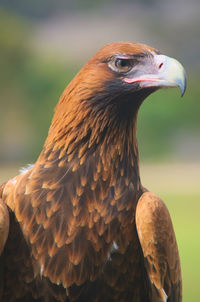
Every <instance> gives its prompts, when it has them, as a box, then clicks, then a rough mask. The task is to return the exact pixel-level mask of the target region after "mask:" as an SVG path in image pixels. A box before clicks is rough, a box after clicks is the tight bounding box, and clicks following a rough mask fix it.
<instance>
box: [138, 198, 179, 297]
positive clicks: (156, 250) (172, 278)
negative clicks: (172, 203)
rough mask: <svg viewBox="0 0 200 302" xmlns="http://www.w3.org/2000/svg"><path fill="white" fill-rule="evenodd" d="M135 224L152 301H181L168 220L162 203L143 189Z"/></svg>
mask: <svg viewBox="0 0 200 302" xmlns="http://www.w3.org/2000/svg"><path fill="white" fill-rule="evenodd" d="M136 227H137V232H138V237H139V241H140V244H141V247H142V251H143V255H144V258H145V266H146V270H147V274H148V276H149V279H150V282H151V284H152V296H154V295H155V298H154V299H153V300H152V301H163V302H165V301H168V302H169V301H173V302H180V301H182V293H181V291H182V280H181V268H180V259H179V253H178V247H177V243H176V237H175V233H174V229H173V225H172V221H171V218H170V214H169V212H168V209H167V207H166V205H165V204H164V202H163V201H162V200H161V199H160V198H159V197H157V196H156V195H155V194H153V193H151V192H145V193H143V194H142V196H141V197H140V199H139V201H138V204H137V208H136ZM156 296H157V298H156Z"/></svg>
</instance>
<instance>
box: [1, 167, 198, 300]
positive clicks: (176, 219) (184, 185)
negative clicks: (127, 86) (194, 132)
mask: <svg viewBox="0 0 200 302" xmlns="http://www.w3.org/2000/svg"><path fill="white" fill-rule="evenodd" d="M22 166H23V164H15V165H9V164H4V165H1V166H0V183H2V182H3V181H5V180H7V179H9V178H10V177H12V176H15V175H16V174H18V170H19V168H20V167H22ZM199 175H200V163H169V162H168V163H159V164H158V163H156V164H155V163H151V164H144V165H142V166H141V178H142V180H143V181H142V183H143V184H144V185H145V186H146V187H147V188H148V189H149V190H151V191H152V192H154V193H156V194H157V195H159V196H160V197H161V198H162V199H163V200H164V202H165V203H166V205H167V207H168V209H169V211H170V214H171V217H172V221H173V225H174V229H175V233H176V237H177V241H178V246H179V252H180V257H181V264H182V274H183V301H185V302H186V301H188V302H197V301H200V288H199V270H200V264H199V255H200V240H199V236H200V219H199V218H200V216H199V213H200V188H199V179H200V177H199Z"/></svg>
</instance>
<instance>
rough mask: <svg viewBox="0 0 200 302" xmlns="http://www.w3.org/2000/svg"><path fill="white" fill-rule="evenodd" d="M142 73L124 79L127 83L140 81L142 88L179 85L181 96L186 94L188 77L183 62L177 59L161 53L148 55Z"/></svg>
mask: <svg viewBox="0 0 200 302" xmlns="http://www.w3.org/2000/svg"><path fill="white" fill-rule="evenodd" d="M147 60H149V62H148V63H147V62H145V65H143V68H142V69H141V70H140V73H138V72H136V73H134V74H133V75H132V76H131V74H130V77H127V78H125V79H124V81H125V82H126V83H130V84H131V83H138V84H139V87H140V88H146V87H158V88H164V87H179V88H180V90H181V96H183V95H184V93H185V90H186V85H187V77H186V73H185V70H184V68H183V66H182V65H181V63H179V62H178V61H177V60H175V59H173V58H170V57H167V56H164V55H159V54H153V55H152V56H151V57H148V58H147Z"/></svg>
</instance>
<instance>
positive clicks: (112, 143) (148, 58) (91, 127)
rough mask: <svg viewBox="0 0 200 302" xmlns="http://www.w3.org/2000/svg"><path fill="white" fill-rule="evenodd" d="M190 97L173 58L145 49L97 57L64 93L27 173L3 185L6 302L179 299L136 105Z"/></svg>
mask: <svg viewBox="0 0 200 302" xmlns="http://www.w3.org/2000/svg"><path fill="white" fill-rule="evenodd" d="M165 87H179V88H180V90H181V94H182V95H183V94H184V91H185V89H186V75H185V71H184V68H183V67H182V65H181V64H180V63H179V62H178V61H177V60H175V59H173V58H170V57H167V56H165V55H163V54H161V53H160V52H159V51H157V50H156V49H154V48H152V47H149V46H147V45H144V44H138V43H132V42H117V43H111V44H108V45H106V46H104V47H103V48H102V49H100V50H99V51H98V52H97V54H96V55H94V57H92V58H91V59H90V60H89V61H88V63H86V64H85V65H84V67H83V68H82V69H81V70H80V72H79V73H78V74H77V75H76V76H75V78H74V79H73V80H72V81H71V83H70V84H69V85H68V86H67V88H66V89H65V90H64V92H63V94H62V96H61V97H60V100H59V102H58V104H57V106H56V108H55V114H54V117H53V120H52V123H51V126H50V129H49V133H48V136H47V139H46V141H45V143H44V147H43V149H42V151H41V153H40V155H39V157H38V159H37V161H36V162H35V164H34V165H32V166H29V167H28V168H27V169H25V170H23V171H22V172H21V173H20V174H19V175H17V176H16V177H14V178H12V179H10V180H8V181H7V182H5V183H4V184H3V185H1V187H0V301H1V302H33V301H35V302H56V301H57V302H86V301H87V302H88V301H89V302H100V301H101V302H102V301H104V302H114V301H118V302H166V301H167V302H172V301H173V302H180V301H182V279H181V266H180V259H179V252H178V247H177V243H176V238H175V233H174V230H173V225H172V221H171V218H170V214H169V212H168V209H167V207H166V206H165V204H164V202H163V201H162V200H161V199H160V198H159V197H158V196H156V195H155V194H153V193H151V192H150V191H149V190H147V189H146V188H144V187H143V186H142V184H141V179H140V171H139V158H138V156H139V155H138V153H139V152H138V145H137V139H136V127H137V125H136V124H137V114H138V110H139V108H140V105H141V104H142V103H143V101H144V99H146V98H147V97H148V96H149V95H150V94H151V93H153V92H155V91H156V90H158V89H160V88H165Z"/></svg>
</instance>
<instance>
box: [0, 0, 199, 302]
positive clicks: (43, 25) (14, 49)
mask: <svg viewBox="0 0 200 302" xmlns="http://www.w3.org/2000/svg"><path fill="white" fill-rule="evenodd" d="M199 15H200V1H197V0H184V1H183V0H169V1H159V0H137V1H131V0H129V1H128V0H124V1H123V3H122V1H114V0H113V1H112V0H110V1H105V0H104V1H97V0H96V1H94V0H93V1H92V0H85V1H81V0H76V1H74V0H68V1H66V0H59V1H53V0H43V1H25V0H18V1H11V0H0V182H3V181H4V180H6V179H8V178H9V177H11V176H13V175H14V174H16V173H17V170H18V169H19V167H20V166H21V165H23V164H26V163H30V162H34V161H35V160H36V158H37V156H38V155H39V153H40V150H41V149H42V145H43V143H44V140H45V138H46V136H47V132H48V128H49V125H50V121H51V118H52V115H53V108H54V107H55V105H56V103H57V101H58V99H59V96H60V95H61V93H62V91H63V90H64V88H65V87H66V85H67V84H68V83H69V82H70V80H71V79H72V78H73V76H74V75H75V74H76V72H77V71H78V70H79V69H80V68H81V66H82V65H83V64H84V63H85V62H86V61H87V60H88V59H89V58H90V57H91V56H92V55H93V54H94V53H95V52H96V51H97V50H98V49H99V48H100V47H102V46H103V45H104V44H106V43H109V42H114V41H120V40H121V41H128V40H129V41H137V42H141V43H146V44H149V45H151V46H153V47H155V48H157V49H159V50H160V51H161V52H162V53H164V54H166V55H169V56H172V57H175V58H176V59H178V60H179V61H180V62H181V63H182V64H183V65H184V67H185V69H186V71H187V75H188V88H187V91H186V94H185V96H184V98H183V99H181V98H180V92H179V91H178V90H177V89H175V90H173V89H170V90H162V91H159V92H157V93H155V94H153V95H152V96H150V97H149V98H148V99H147V100H146V101H145V102H144V104H143V106H142V107H141V110H140V113H139V118H138V142H139V147H140V160H141V162H142V163H143V165H142V166H141V174H142V175H141V176H142V179H143V183H144V185H145V186H147V187H148V188H149V189H151V190H152V191H154V192H155V193H157V194H159V195H160V196H161V197H162V198H163V199H164V200H165V202H166V204H167V205H168V207H169V209H170V213H171V215H172V218H173V221H174V226H175V231H176V234H177V240H178V243H179V249H180V254H181V260H182V269H183V280H184V301H191V302H193V301H194V302H195V301H200V288H199V286H198V283H199V281H198V279H199V277H198V275H199V269H200V264H199V255H200V243H199V242H200V240H199V238H200V202H199V201H200V101H199V95H200V85H199V80H200V18H199Z"/></svg>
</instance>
